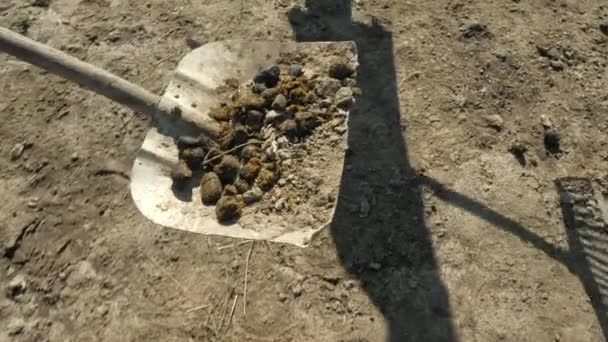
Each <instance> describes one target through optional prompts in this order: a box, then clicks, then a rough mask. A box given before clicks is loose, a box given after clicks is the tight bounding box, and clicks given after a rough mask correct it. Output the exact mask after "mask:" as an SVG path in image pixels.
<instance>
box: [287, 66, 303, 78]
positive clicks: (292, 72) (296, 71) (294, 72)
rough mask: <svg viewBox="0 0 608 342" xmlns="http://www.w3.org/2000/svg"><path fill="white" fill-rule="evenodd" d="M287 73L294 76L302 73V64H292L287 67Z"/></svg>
mask: <svg viewBox="0 0 608 342" xmlns="http://www.w3.org/2000/svg"><path fill="white" fill-rule="evenodd" d="M289 74H290V75H291V76H294V77H298V76H301V75H302V66H301V65H292V66H290V67H289Z"/></svg>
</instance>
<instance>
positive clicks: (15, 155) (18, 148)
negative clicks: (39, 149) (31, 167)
mask: <svg viewBox="0 0 608 342" xmlns="http://www.w3.org/2000/svg"><path fill="white" fill-rule="evenodd" d="M23 151H25V143H19V144H15V146H14V147H13V148H12V149H11V151H10V152H9V156H10V158H11V160H17V159H19V158H20V157H21V155H22V154H23Z"/></svg>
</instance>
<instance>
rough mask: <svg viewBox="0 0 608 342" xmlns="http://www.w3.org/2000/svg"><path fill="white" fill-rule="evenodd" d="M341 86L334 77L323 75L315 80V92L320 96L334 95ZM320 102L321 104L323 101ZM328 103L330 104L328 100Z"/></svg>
mask: <svg viewBox="0 0 608 342" xmlns="http://www.w3.org/2000/svg"><path fill="white" fill-rule="evenodd" d="M341 87H342V83H340V81H338V80H336V79H334V78H328V77H324V78H320V79H318V80H317V84H316V86H315V92H316V93H317V95H319V96H322V97H331V96H334V95H335V94H336V92H337V91H338V90H339V89H340V88H341ZM321 104H323V102H321ZM328 105H331V102H329V104H328Z"/></svg>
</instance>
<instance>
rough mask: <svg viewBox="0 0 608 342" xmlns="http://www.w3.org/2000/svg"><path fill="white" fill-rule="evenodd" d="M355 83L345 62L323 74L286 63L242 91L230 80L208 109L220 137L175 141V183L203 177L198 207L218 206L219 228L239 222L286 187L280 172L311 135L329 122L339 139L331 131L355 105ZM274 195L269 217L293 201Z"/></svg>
mask: <svg viewBox="0 0 608 342" xmlns="http://www.w3.org/2000/svg"><path fill="white" fill-rule="evenodd" d="M354 77H355V68H354V66H353V65H350V64H348V63H344V62H334V63H333V64H330V65H329V66H328V67H327V69H326V72H325V74H323V73H319V72H317V73H316V74H314V73H312V72H310V70H307V68H306V66H305V65H300V64H288V63H285V64H281V65H271V66H269V67H266V68H263V69H262V70H260V71H259V72H258V73H257V74H256V75H255V76H254V78H253V82H251V83H249V84H246V85H242V86H240V87H235V85H234V84H233V83H234V82H233V81H234V80H231V82H230V84H227V86H226V87H225V88H226V89H233V90H232V93H231V94H229V96H227V99H229V100H226V101H225V102H223V103H220V104H219V105H218V106H216V107H214V108H211V109H210V110H209V116H210V117H211V118H213V119H215V120H217V121H219V122H222V123H223V127H224V129H223V131H222V134H221V137H220V138H219V139H217V141H214V140H212V139H210V138H209V137H207V136H204V135H203V136H200V137H180V138H178V141H177V145H178V149H179V163H178V164H177V165H176V167H175V169H174V171H173V173H172V176H173V179H174V182H181V183H183V182H184V181H189V180H191V179H192V177H193V172H194V173H196V172H197V171H200V172H201V173H202V178H201V182H200V192H201V200H202V202H203V204H205V205H215V209H216V216H217V219H218V221H220V222H228V221H233V220H236V219H238V218H239V217H240V215H241V214H242V212H243V209H244V208H245V207H246V206H252V205H254V204H255V203H258V202H260V201H262V200H263V199H264V198H265V196H264V195H265V193H269V192H271V191H272V189H273V188H275V187H276V185H277V183H278V184H279V185H280V186H281V187H285V186H286V185H288V184H287V181H286V180H285V178H287V177H288V176H289V175H286V174H284V173H285V171H286V170H288V169H290V168H293V165H292V161H291V159H292V158H293V157H294V156H300V157H302V155H301V150H302V149H306V147H301V146H300V147H298V148H296V146H298V145H306V140H307V138H308V137H309V136H310V135H311V134H313V132H314V131H315V129H317V128H318V127H319V126H321V125H323V124H324V123H327V126H328V127H329V129H330V132H331V133H332V134H336V130H335V129H334V128H335V126H337V125H342V124H343V123H344V122H345V119H346V113H347V111H348V109H349V108H350V106H351V105H352V104H353V103H354V95H353V94H354V93H355V91H354V90H355V89H352V88H351V87H354V84H355V81H354V79H353V78H354ZM336 122H337V124H336ZM339 133H343V132H339ZM339 133H338V134H339ZM281 177H283V178H281ZM275 195H276V194H274V193H273V197H272V198H271V201H273V203H272V208H273V210H283V209H285V208H287V207H288V206H289V204H290V203H291V202H293V201H296V200H295V199H294V198H296V197H297V196H295V195H290V194H285V195H284V196H282V198H276V196H275Z"/></svg>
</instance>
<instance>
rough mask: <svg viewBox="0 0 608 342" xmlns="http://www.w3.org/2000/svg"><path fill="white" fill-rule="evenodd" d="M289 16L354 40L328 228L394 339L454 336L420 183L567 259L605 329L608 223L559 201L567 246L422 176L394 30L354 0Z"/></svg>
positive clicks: (304, 34) (327, 34)
mask: <svg viewBox="0 0 608 342" xmlns="http://www.w3.org/2000/svg"><path fill="white" fill-rule="evenodd" d="M289 20H290V23H291V25H292V28H293V30H294V33H295V37H296V40H297V41H302V42H307V41H348V40H353V41H355V42H356V44H357V48H358V52H359V63H360V66H359V70H358V77H357V81H358V83H359V86H360V87H361V90H362V95H361V96H360V97H358V99H357V101H358V102H357V105H356V106H355V109H354V110H353V112H351V115H350V119H349V136H348V143H349V154H348V155H347V158H346V162H345V170H344V175H343V179H342V184H341V193H340V200H339V203H338V207H337V209H336V214H335V217H334V221H333V223H332V226H331V234H332V238H333V240H334V242H335V245H336V248H337V252H338V255H339V257H340V260H341V262H342V265H343V267H344V268H345V269H346V270H347V271H349V272H350V273H351V274H353V276H355V277H356V278H358V279H359V280H360V282H361V284H362V287H363V289H364V290H365V291H366V293H367V295H368V296H369V297H370V298H371V300H372V301H373V302H374V304H375V305H376V306H377V307H378V309H379V310H380V311H381V312H382V314H383V315H384V317H385V319H386V321H387V323H388V340H389V341H391V342H393V341H394V342H397V341H400V342H401V341H456V340H457V338H456V335H455V333H454V329H453V322H452V314H451V309H450V305H449V302H448V293H447V290H446V288H445V286H444V284H443V282H442V280H441V277H440V275H439V273H438V266H437V262H436V259H435V256H434V252H433V246H432V243H431V238H430V232H429V230H428V228H427V227H426V224H425V222H424V206H423V202H422V197H421V189H422V188H423V187H429V188H431V189H432V190H433V191H434V193H435V194H436V195H437V196H438V197H439V198H440V199H441V200H443V201H445V202H447V203H450V204H451V205H453V206H456V207H458V208H461V209H463V210H465V211H467V212H469V213H471V214H473V215H476V216H478V217H480V218H482V219H484V220H485V221H487V222H489V223H491V224H493V225H495V226H496V227H498V228H500V229H503V230H505V231H508V232H510V233H512V234H514V235H516V236H518V237H519V238H520V239H522V240H523V241H526V242H529V243H531V244H532V245H533V246H534V247H536V248H538V249H540V250H542V251H543V252H544V253H545V254H546V255H548V256H549V257H551V258H553V259H555V260H557V261H559V262H560V263H562V264H564V265H566V266H567V267H568V268H569V269H570V270H571V271H572V272H573V273H575V274H576V275H577V276H578V277H579V279H580V280H581V282H582V283H583V285H584V287H585V290H586V291H587V295H588V296H589V297H590V298H591V301H592V305H593V308H594V310H595V313H596V316H597V318H598V322H599V324H600V327H601V329H602V332H603V335H604V336H605V337H606V338H607V339H608V316H607V310H606V308H607V304H606V303H608V248H603V247H601V248H599V247H597V246H606V245H608V234H606V233H608V228H607V226H606V223H605V222H603V226H598V227H596V228H592V230H593V234H590V233H589V227H586V228H585V229H586V230H581V229H579V228H580V227H578V226H577V221H576V220H575V219H574V217H575V214H574V211H575V208H574V206H572V205H570V204H568V203H564V202H562V213H563V216H564V219H565V221H566V227H567V235H568V242H569V250H563V249H561V248H558V247H556V246H554V245H552V244H551V243H549V242H547V241H546V240H544V239H543V238H542V237H540V236H538V235H536V234H535V233H533V232H532V231H530V230H529V229H527V228H526V227H524V226H522V225H521V224H519V223H518V222H516V221H515V220H513V219H511V218H508V217H506V216H504V215H502V214H500V213H498V212H496V211H494V210H492V209H491V208H489V207H488V206H486V205H484V204H482V203H480V202H478V201H476V200H474V199H471V198H469V197H467V196H465V195H463V194H460V193H458V192H455V191H452V190H449V189H448V188H446V187H445V186H444V185H443V184H441V183H440V182H438V181H436V180H434V179H432V178H429V177H418V176H417V175H416V174H415V172H414V170H413V169H412V168H411V166H410V163H409V159H408V151H407V146H406V144H405V141H404V138H403V136H404V134H403V133H404V132H403V131H402V129H401V124H400V114H399V99H398V89H397V83H396V72H395V64H394V60H393V41H392V34H391V33H390V32H388V31H387V30H385V29H384V28H383V27H382V26H381V25H380V24H379V23H378V22H377V21H376V20H373V19H372V21H371V23H370V24H363V23H357V22H354V21H353V20H352V15H351V1H350V0H306V5H305V6H304V7H296V8H294V9H293V10H292V11H290V13H289ZM403 179H415V180H416V181H414V182H406V181H403ZM558 190H559V191H562V189H561V188H560V186H559V181H558ZM362 196H363V197H362ZM361 201H363V202H366V204H369V207H370V208H371V210H370V211H369V213H366V210H363V211H361V208H362V207H366V205H363V206H362V205H361V204H362V202H361ZM355 208H358V209H359V210H354V209H355ZM599 224H600V225H601V224H602V223H601V222H600V223H599Z"/></svg>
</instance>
